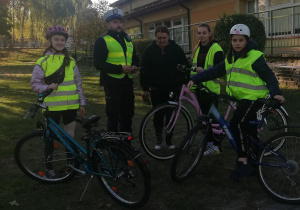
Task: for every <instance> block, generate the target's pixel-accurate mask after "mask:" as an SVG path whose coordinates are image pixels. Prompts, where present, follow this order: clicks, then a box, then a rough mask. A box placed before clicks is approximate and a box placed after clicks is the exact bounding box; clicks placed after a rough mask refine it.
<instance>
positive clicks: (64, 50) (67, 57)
mask: <svg viewBox="0 0 300 210" xmlns="http://www.w3.org/2000/svg"><path fill="white" fill-rule="evenodd" d="M50 39H51V37H50ZM66 41H67V40H66ZM50 43H51V40H50ZM51 49H53V47H52V44H50V45H49V46H48V47H47V48H46V49H45V50H44V52H43V56H44V55H46V53H47V52H48V51H51ZM54 50H55V49H54ZM60 53H61V54H63V55H64V56H65V58H64V62H63V66H64V67H66V66H69V65H70V62H71V58H70V55H69V52H68V50H67V48H66V47H65V48H64V49H63V50H62V51H61V52H60ZM55 54H56V51H55V53H54V55H55Z"/></svg>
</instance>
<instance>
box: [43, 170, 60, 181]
mask: <svg viewBox="0 0 300 210" xmlns="http://www.w3.org/2000/svg"><path fill="white" fill-rule="evenodd" d="M45 176H46V177H47V178H48V179H56V178H58V176H57V175H56V173H55V172H54V170H53V169H46V170H45Z"/></svg>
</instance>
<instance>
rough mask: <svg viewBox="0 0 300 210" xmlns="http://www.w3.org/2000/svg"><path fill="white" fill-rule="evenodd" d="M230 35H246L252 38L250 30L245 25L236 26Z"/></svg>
mask: <svg viewBox="0 0 300 210" xmlns="http://www.w3.org/2000/svg"><path fill="white" fill-rule="evenodd" d="M230 35H246V36H248V37H249V38H250V29H249V28H248V26H246V25H245V24H236V25H234V26H233V27H232V28H231V29H230Z"/></svg>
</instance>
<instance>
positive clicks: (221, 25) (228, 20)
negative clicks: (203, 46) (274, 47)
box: [214, 14, 266, 53]
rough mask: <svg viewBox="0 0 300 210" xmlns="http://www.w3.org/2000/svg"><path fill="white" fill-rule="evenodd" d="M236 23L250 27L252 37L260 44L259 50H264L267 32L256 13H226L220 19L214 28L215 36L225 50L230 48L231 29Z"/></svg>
mask: <svg viewBox="0 0 300 210" xmlns="http://www.w3.org/2000/svg"><path fill="white" fill-rule="evenodd" d="M235 24H245V25H247V26H248V27H249V29H250V37H251V38H252V39H254V40H255V41H256V42H257V44H258V50H260V51H264V49H265V44H266V33H265V27H264V25H263V23H262V22H261V21H260V20H259V19H258V18H257V17H255V16H254V15H249V14H232V15H226V14H224V16H223V17H222V18H221V19H219V20H218V21H217V23H216V26H215V29H214V38H215V39H216V40H217V42H218V43H219V44H220V46H221V47H222V48H223V50H224V52H225V53H227V51H228V50H229V48H230V45H231V43H230V35H229V32H230V29H231V28H232V26H234V25H235Z"/></svg>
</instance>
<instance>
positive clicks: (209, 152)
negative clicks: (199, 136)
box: [203, 145, 222, 156]
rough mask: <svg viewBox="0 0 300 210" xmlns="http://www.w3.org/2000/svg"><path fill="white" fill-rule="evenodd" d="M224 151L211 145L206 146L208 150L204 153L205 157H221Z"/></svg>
mask: <svg viewBox="0 0 300 210" xmlns="http://www.w3.org/2000/svg"><path fill="white" fill-rule="evenodd" d="M221 153H222V151H221V150H220V149H219V147H218V146H215V145H211V146H208V145H207V146H206V150H205V151H204V153H203V156H208V155H220V154H221Z"/></svg>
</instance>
